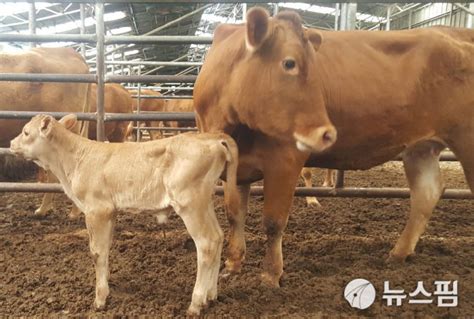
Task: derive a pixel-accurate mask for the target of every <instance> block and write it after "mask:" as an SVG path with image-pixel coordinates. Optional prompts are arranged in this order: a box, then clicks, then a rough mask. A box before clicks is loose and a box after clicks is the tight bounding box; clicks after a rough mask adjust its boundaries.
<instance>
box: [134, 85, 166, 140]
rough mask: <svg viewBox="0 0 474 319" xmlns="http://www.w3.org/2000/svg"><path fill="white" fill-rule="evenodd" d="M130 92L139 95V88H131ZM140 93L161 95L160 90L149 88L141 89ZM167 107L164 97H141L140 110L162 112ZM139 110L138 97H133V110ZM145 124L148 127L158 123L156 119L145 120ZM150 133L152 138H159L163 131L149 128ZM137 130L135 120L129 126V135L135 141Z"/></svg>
mask: <svg viewBox="0 0 474 319" xmlns="http://www.w3.org/2000/svg"><path fill="white" fill-rule="evenodd" d="M129 92H130V94H133V95H138V90H130V91H129ZM140 95H152V96H157V97H159V96H161V93H160V92H157V91H154V90H149V89H140ZM164 107H165V100H163V99H149V98H143V99H140V111H145V112H162V111H163V109H164ZM137 110H138V99H137V98H136V97H134V98H133V111H137ZM141 123H143V124H144V126H146V127H153V126H155V125H157V124H156V122H154V121H143V122H141ZM147 131H148V135H149V136H150V139H152V140H154V139H157V138H161V137H162V136H161V133H160V132H159V131H154V130H147ZM134 133H135V132H133V122H131V123H130V127H129V128H128V135H130V136H131V137H132V139H133V140H134V141H135V140H136V136H135V135H134Z"/></svg>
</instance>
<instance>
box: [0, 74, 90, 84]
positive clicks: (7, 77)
mask: <svg viewBox="0 0 474 319" xmlns="http://www.w3.org/2000/svg"><path fill="white" fill-rule="evenodd" d="M96 80H97V77H96V75H95V74H56V73H54V74H48V73H0V81H14V82H70V83H95V82H96Z"/></svg>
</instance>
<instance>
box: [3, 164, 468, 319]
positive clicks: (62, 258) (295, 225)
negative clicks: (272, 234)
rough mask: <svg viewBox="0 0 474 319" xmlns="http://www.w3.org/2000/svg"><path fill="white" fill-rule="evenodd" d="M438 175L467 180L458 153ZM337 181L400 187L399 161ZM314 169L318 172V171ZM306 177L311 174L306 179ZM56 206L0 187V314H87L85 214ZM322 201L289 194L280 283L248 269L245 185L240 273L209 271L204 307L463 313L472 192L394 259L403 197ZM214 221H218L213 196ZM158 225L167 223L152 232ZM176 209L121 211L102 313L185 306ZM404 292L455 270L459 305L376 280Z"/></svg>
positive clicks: (188, 282)
mask: <svg viewBox="0 0 474 319" xmlns="http://www.w3.org/2000/svg"><path fill="white" fill-rule="evenodd" d="M443 172H444V176H445V179H446V183H447V186H448V187H450V188H452V187H463V188H464V187H466V185H465V182H464V178H463V176H462V172H461V170H460V169H459V167H458V166H457V164H454V163H453V164H443ZM346 176H347V178H346V185H348V186H400V187H405V186H406V183H405V181H404V177H403V171H402V169H401V167H400V166H399V164H397V163H390V164H386V165H384V166H381V167H377V168H375V169H372V170H370V171H367V172H348V173H346ZM321 178H322V177H321V176H318V177H317V179H318V180H320V179H321ZM315 180H316V179H315ZM58 196H59V197H60V198H61V199H60V201H59V202H58V207H59V208H58V209H57V211H55V212H53V213H51V214H50V215H49V216H47V217H43V218H36V217H34V216H33V211H34V209H35V208H36V207H37V206H38V204H39V203H40V198H41V197H40V195H39V194H36V195H35V194H5V193H2V194H0V317H4V316H15V317H19V316H51V315H54V316H61V317H63V316H65V315H69V316H84V315H89V314H94V312H93V311H91V304H92V301H93V297H94V272H93V265H92V260H91V258H90V257H89V255H88V251H89V250H88V242H87V237H86V236H87V235H86V232H85V225H84V219H83V217H81V218H80V219H78V220H69V219H68V217H67V211H68V209H69V206H70V204H69V202H68V201H67V200H66V199H65V197H64V195H58ZM320 202H321V203H322V205H323V208H321V209H314V208H307V207H306V206H305V201H304V198H297V199H296V200H295V203H294V206H293V212H292V214H291V217H290V221H289V225H288V229H287V231H286V234H285V237H284V248H283V249H284V255H285V275H284V277H283V280H282V288H280V289H270V288H267V287H265V286H263V285H262V284H261V283H260V280H259V271H260V265H261V262H262V256H263V252H264V243H265V239H264V236H263V233H262V231H261V223H260V222H261V210H262V204H263V199H262V198H261V197H254V198H252V201H251V206H250V207H251V208H250V213H249V216H248V219H247V227H246V229H247V245H248V254H247V261H246V264H245V267H244V269H243V272H242V274H240V275H239V276H235V277H231V278H228V279H226V280H220V284H219V285H220V286H219V288H220V290H219V297H218V300H217V302H215V303H214V304H213V305H211V307H210V308H209V309H207V310H206V314H209V315H213V316H218V317H221V316H226V317H250V316H264V317H267V316H269V317H273V316H275V317H288V316H290V317H312V318H317V317H327V318H334V317H336V316H339V317H348V316H351V317H354V316H361V317H364V316H370V317H374V316H377V317H382V316H383V317H393V318H425V317H437V318H455V317H465V318H467V317H471V318H472V316H474V201H467V200H464V201H454V200H442V201H441V202H440V203H439V204H438V206H437V208H436V210H435V213H434V216H433V218H432V220H431V222H430V224H429V227H428V230H427V232H426V233H425V234H424V236H423V237H422V239H421V241H420V242H419V244H418V247H417V255H416V256H415V257H413V258H411V259H409V260H408V262H406V263H405V264H403V265H387V264H385V258H386V257H387V254H388V252H389V250H390V249H391V247H392V245H393V244H394V242H395V240H396V238H397V236H398V234H399V233H400V232H401V230H402V228H403V226H404V224H405V212H406V211H407V210H408V200H399V199H389V200H385V199H330V198H322V199H320ZM217 212H218V216H219V219H220V221H221V225H223V227H224V229H226V228H227V223H226V222H225V217H224V214H223V209H222V199H221V198H220V197H217ZM162 230H165V232H166V238H164V237H163V232H162ZM187 239H188V235H187V233H186V231H185V229H184V226H183V224H182V222H181V220H179V218H178V217H173V218H172V219H171V223H169V224H168V225H166V226H165V227H163V228H161V227H160V226H158V225H157V224H156V222H155V219H154V218H153V216H152V215H149V214H142V215H136V216H132V215H126V214H120V215H119V218H118V223H117V228H116V237H115V242H114V245H113V248H112V252H111V276H110V288H111V295H110V297H109V299H108V307H107V310H106V311H104V312H102V313H101V314H104V315H106V316H109V315H118V316H120V315H125V314H126V315H131V316H135V315H151V316H180V315H184V314H185V311H186V308H187V306H188V305H189V302H190V298H191V291H192V288H193V285H194V280H195V263H196V253H195V251H194V247H193V245H192V244H191V243H190V242H189V241H188V240H187ZM355 278H365V279H368V280H369V281H371V282H372V283H373V284H374V286H375V288H376V291H377V298H376V301H375V303H374V305H372V306H371V307H370V308H368V309H366V310H356V309H353V308H351V307H350V306H349V304H348V303H347V302H346V300H345V299H344V297H343V291H344V286H345V284H346V283H347V282H349V281H350V280H352V279H355ZM384 280H388V281H390V283H391V286H392V287H394V288H398V289H400V288H403V289H404V290H405V293H409V292H412V291H413V290H414V289H415V287H416V283H417V281H423V282H424V286H425V288H426V290H427V291H428V292H433V291H434V284H433V281H435V280H458V282H459V293H458V295H459V305H458V307H455V308H439V307H437V306H436V299H434V304H430V305H414V304H408V302H407V300H405V302H404V303H403V305H402V306H401V307H395V306H392V307H389V306H387V305H386V302H385V301H384V300H382V291H383V282H384Z"/></svg>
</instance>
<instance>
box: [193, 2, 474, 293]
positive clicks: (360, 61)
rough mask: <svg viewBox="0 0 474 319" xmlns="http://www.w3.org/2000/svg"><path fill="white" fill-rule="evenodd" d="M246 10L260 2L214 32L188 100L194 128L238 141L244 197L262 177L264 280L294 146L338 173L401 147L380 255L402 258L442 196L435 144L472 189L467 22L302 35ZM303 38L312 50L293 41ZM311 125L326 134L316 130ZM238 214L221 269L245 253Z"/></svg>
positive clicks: (292, 182)
mask: <svg viewBox="0 0 474 319" xmlns="http://www.w3.org/2000/svg"><path fill="white" fill-rule="evenodd" d="M256 11H263V10H262V9H252V11H251V12H249V14H248V17H247V19H248V20H249V22H248V23H247V24H246V25H221V26H220V27H219V28H218V29H217V30H216V33H215V36H214V42H213V44H212V47H211V49H210V50H209V53H208V55H207V57H206V61H205V63H204V65H203V67H202V71H201V73H200V75H199V77H198V80H197V82H196V85H195V89H194V101H195V108H196V112H197V113H198V126H199V128H200V130H201V131H204V132H222V131H223V132H226V133H228V134H231V135H232V136H233V137H234V138H235V140H236V142H237V144H238V146H239V168H238V179H239V183H241V184H242V186H241V194H242V199H243V202H245V200H246V198H247V197H248V190H249V184H250V183H251V182H253V181H256V180H258V179H262V178H264V198H265V201H264V207H263V228H264V231H265V233H266V237H267V238H266V245H267V248H266V253H265V257H264V260H263V263H262V265H263V268H264V272H263V273H262V279H263V281H264V282H266V283H268V284H270V285H271V286H279V280H280V277H281V275H282V273H283V256H282V244H281V243H282V235H283V231H284V229H285V227H286V225H287V222H288V216H289V211H290V208H291V203H292V199H293V193H294V189H295V186H296V182H297V178H298V175H299V173H300V171H301V168H302V167H303V165H304V162H305V161H306V160H307V159H308V157H309V155H310V153H309V152H301V151H299V150H303V151H304V150H305V149H311V150H318V151H320V152H319V153H318V154H313V155H311V157H312V158H313V159H314V161H313V163H314V164H316V165H318V166H320V167H327V168H339V169H368V168H370V167H373V166H375V165H378V164H381V163H383V162H385V161H388V160H390V159H392V158H393V157H395V156H396V155H397V154H399V153H401V152H402V151H404V152H403V160H404V166H405V172H406V175H407V179H408V183H409V186H410V196H411V211H410V218H409V220H408V223H407V225H406V227H405V229H404V230H403V232H402V234H401V236H400V237H399V240H398V241H397V244H396V245H395V247H394V249H392V251H391V253H390V258H391V260H397V261H403V260H404V259H405V258H406V257H407V256H409V255H411V254H413V252H414V249H415V246H416V243H417V241H418V239H419V237H420V236H421V234H422V233H423V231H424V229H425V227H426V223H427V222H428V219H429V217H430V215H431V213H432V210H433V208H434V207H435V205H436V203H437V201H438V199H439V197H440V196H441V194H442V192H443V189H444V186H443V182H442V178H441V177H440V170H439V165H438V156H439V153H440V151H441V150H442V149H443V148H445V147H446V145H447V146H449V147H450V148H451V150H452V151H453V152H454V153H455V154H456V156H457V157H458V159H459V160H460V162H461V164H462V166H463V169H464V173H465V175H466V178H467V181H468V184H469V186H470V188H471V190H474V155H473V153H472V149H473V148H474V125H473V117H474V93H473V90H472V87H473V85H474V77H473V74H474V60H473V56H474V45H473V42H474V30H469V29H453V28H427V29H416V30H407V31H388V32H383V31H382V32H369V31H351V32H347V31H346V32H320V31H316V30H305V31H303V32H304V33H305V35H304V36H303V37H301V35H298V32H295V30H298V28H297V26H296V27H295V24H296V25H298V23H299V22H298V21H299V19H298V17H297V15H296V14H291V13H280V14H279V15H277V17H276V18H273V19H269V20H268V21H264V20H265V14H263V13H262V12H256ZM262 28H263V29H262ZM265 28H267V29H268V30H267V31H265V32H263V31H262V30H265ZM249 38H250V39H249ZM305 38H306V39H309V40H310V41H311V43H312V44H313V46H314V50H305V48H304V44H303V45H301V41H300V42H299V43H298V41H297V39H300V40H301V39H303V40H304V39H305ZM288 60H290V61H294V62H295V64H296V71H295V70H294V68H292V70H293V71H294V72H293V71H292V72H293V73H292V74H293V77H290V76H283V75H282V72H281V71H282V68H280V67H279V64H281V65H285V66H288V65H289V66H294V63H290V64H287V63H286V62H285V61H288ZM286 75H290V72H287V74H286ZM325 110H326V111H327V114H328V116H329V119H330V121H331V122H332V123H333V124H334V126H335V128H336V130H337V140H336V141H335V143H331V141H332V142H333V141H334V140H335V139H334V135H332V134H330V136H329V137H331V138H330V139H329V141H326V142H328V143H326V146H327V145H328V144H332V145H331V146H329V147H327V148H326V150H322V148H324V146H325V145H324V143H323V144H321V138H322V140H323V142H324V141H325V135H326V134H325V133H326V132H329V133H331V130H330V127H329V126H328V124H327V123H328V122H327V120H325V116H326V115H325ZM318 128H320V129H321V128H324V129H325V130H326V132H323V134H319V135H318V134H316V133H315V132H317V130H318ZM311 132H313V133H311ZM319 133H321V131H319ZM318 139H319V140H318ZM301 140H303V143H302V144H303V147H301ZM295 142H296V143H295ZM298 143H300V144H298ZM318 143H319V144H318ZM295 144H296V145H295ZM295 146H297V147H298V148H297V147H295ZM321 150H322V152H321ZM246 210H247V207H246V206H245V205H244V206H243V207H242V208H241V209H239V210H238V211H233V212H230V213H228V214H227V216H228V218H229V221H230V231H229V244H228V258H227V260H226V269H225V271H226V272H230V273H238V272H240V270H241V267H242V263H243V261H244V260H245V249H246V248H245V239H244V229H245V227H244V225H243V224H244V220H245V213H246Z"/></svg>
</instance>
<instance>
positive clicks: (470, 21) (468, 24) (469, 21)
mask: <svg viewBox="0 0 474 319" xmlns="http://www.w3.org/2000/svg"><path fill="white" fill-rule="evenodd" d="M469 10H470V11H471V12H472V11H474V2H471V3H469ZM466 14H467V20H466V28H471V29H472V28H474V25H473V22H474V19H473V17H472V14H470V13H466Z"/></svg>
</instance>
